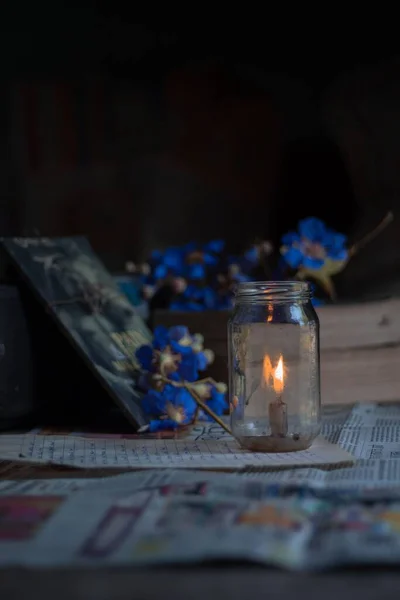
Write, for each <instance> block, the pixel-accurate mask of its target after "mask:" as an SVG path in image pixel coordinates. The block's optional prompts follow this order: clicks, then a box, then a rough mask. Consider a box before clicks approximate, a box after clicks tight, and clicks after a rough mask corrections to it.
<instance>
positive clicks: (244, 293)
mask: <svg viewBox="0 0 400 600" xmlns="http://www.w3.org/2000/svg"><path fill="white" fill-rule="evenodd" d="M311 297H312V287H311V285H310V283H308V282H306V281H293V280H288V281H245V282H241V283H238V285H237V286H236V288H235V300H236V301H241V300H248V301H256V300H268V301H271V302H272V301H274V300H275V301H277V302H278V301H285V300H286V301H287V300H292V301H295V300H301V301H305V300H310V299H311Z"/></svg>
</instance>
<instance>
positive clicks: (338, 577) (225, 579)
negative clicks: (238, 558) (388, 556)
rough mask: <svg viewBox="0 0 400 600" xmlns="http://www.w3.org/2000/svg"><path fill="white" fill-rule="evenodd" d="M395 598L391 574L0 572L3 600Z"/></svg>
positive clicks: (396, 581)
mask: <svg viewBox="0 0 400 600" xmlns="http://www.w3.org/2000/svg"><path fill="white" fill-rule="evenodd" d="M399 596H400V574H399V573H396V571H395V570H376V571H374V570H371V569H366V570H360V571H353V570H352V571H337V572H329V573H319V574H304V573H289V572H283V571H276V570H272V569H267V568H260V567H251V566H248V567H244V566H229V567H215V568H210V567H198V568H185V569H178V568H174V569H168V570H167V569H165V568H163V569H154V570H148V569H140V570H138V569H134V568H123V569H122V568H118V569H117V568H114V569H90V570H89V569H79V570H78V569H72V570H70V569H65V570H53V569H52V570H48V569H43V570H36V571H33V570H22V569H6V570H3V571H0V597H1V598H2V599H4V600H8V599H14V598H15V599H19V598H21V599H23V600H27V599H29V600H72V599H73V600H106V599H112V600H128V599H129V600H133V599H134V600H141V599H142V598H143V599H145V600H159V599H161V598H165V599H169V598H173V599H174V600H214V598H215V599H225V598H229V600H243V599H245V598H249V599H251V600H253V599H254V600H256V599H258V598H260V599H261V598H263V599H268V600H275V599H276V600H286V599H288V600H289V599H290V600H293V599H299V600H356V599H357V600H358V598H360V599H363V600H377V599H379V600H386V599H389V598H390V599H397V598H399Z"/></svg>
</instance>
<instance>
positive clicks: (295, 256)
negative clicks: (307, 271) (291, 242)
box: [283, 248, 303, 269]
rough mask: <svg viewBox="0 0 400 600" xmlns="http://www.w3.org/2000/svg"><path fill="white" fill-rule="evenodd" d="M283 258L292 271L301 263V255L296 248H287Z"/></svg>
mask: <svg viewBox="0 0 400 600" xmlns="http://www.w3.org/2000/svg"><path fill="white" fill-rule="evenodd" d="M283 258H284V259H285V262H286V263H287V264H288V265H289V266H290V267H292V269H297V267H299V266H300V265H301V264H302V262H303V254H302V252H301V251H300V250H299V249H298V248H287V249H286V251H285V252H284V253H283Z"/></svg>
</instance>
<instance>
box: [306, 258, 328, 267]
mask: <svg viewBox="0 0 400 600" xmlns="http://www.w3.org/2000/svg"><path fill="white" fill-rule="evenodd" d="M324 264H325V261H324V260H323V259H322V258H313V257H312V256H304V257H303V262H302V266H303V267H306V268H307V269H320V268H321V267H323V266H324Z"/></svg>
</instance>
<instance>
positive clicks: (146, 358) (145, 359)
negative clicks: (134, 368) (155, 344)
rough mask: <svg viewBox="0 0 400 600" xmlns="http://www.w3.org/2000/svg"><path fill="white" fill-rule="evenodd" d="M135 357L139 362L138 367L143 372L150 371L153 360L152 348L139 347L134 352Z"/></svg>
mask: <svg viewBox="0 0 400 600" xmlns="http://www.w3.org/2000/svg"><path fill="white" fill-rule="evenodd" d="M135 356H136V358H137V360H138V361H139V364H140V366H141V367H142V369H144V370H145V371H151V368H152V360H153V348H152V346H140V348H138V349H137V350H136V352H135Z"/></svg>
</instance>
